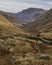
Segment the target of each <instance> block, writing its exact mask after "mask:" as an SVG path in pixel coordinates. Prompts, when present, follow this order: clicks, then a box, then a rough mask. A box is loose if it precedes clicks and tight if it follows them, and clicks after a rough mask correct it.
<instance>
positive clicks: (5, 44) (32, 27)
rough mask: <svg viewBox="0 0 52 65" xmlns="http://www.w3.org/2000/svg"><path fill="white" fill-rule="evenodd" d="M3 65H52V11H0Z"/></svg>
mask: <svg viewBox="0 0 52 65" xmlns="http://www.w3.org/2000/svg"><path fill="white" fill-rule="evenodd" d="M35 11H36V14H34V12H35ZM25 13H26V15H25V16H24V14H25ZM28 13H29V14H28ZM40 13H42V14H40ZM27 14H28V15H27ZM30 14H31V15H30ZM33 14H34V15H33ZM18 15H19V16H18ZM32 15H33V16H35V17H33V16H32ZM37 15H38V16H37ZM20 16H21V17H22V16H23V18H21V17H20ZM26 16H27V18H28V19H27V18H26ZM29 16H30V17H29ZM36 16H37V17H36ZM24 17H25V18H24ZM31 18H32V20H31ZM26 20H27V21H26ZM0 65H52V9H50V10H47V11H45V10H44V9H37V8H29V9H26V10H23V11H22V12H18V14H16V13H15V15H14V13H8V12H4V11H0Z"/></svg>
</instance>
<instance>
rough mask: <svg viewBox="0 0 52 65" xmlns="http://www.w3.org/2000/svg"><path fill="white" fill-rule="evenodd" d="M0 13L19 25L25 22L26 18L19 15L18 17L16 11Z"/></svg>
mask: <svg viewBox="0 0 52 65" xmlns="http://www.w3.org/2000/svg"><path fill="white" fill-rule="evenodd" d="M0 14H1V15H3V16H4V17H5V18H7V19H8V20H9V21H10V22H11V23H13V24H15V25H17V26H18V25H21V24H23V23H24V20H22V19H20V18H19V17H16V16H15V15H14V13H10V12H4V11H0Z"/></svg>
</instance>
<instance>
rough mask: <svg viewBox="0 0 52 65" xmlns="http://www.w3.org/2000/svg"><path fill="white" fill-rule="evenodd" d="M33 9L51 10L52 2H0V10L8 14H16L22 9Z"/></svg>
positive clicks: (11, 0) (40, 0)
mask: <svg viewBox="0 0 52 65" xmlns="http://www.w3.org/2000/svg"><path fill="white" fill-rule="evenodd" d="M29 7H34V8H44V9H49V8H52V0H0V10H4V11H8V12H18V11H21V10H23V9H26V8H29Z"/></svg>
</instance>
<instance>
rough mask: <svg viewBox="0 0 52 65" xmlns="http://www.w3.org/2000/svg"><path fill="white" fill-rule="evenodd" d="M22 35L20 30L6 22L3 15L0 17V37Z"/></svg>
mask: <svg viewBox="0 0 52 65" xmlns="http://www.w3.org/2000/svg"><path fill="white" fill-rule="evenodd" d="M18 33H23V32H22V30H21V29H20V28H17V27H16V26H14V25H13V24H12V23H11V22H10V21H8V20H7V19H6V18H5V17H4V16H3V15H0V35H1V34H6V35H10V34H18Z"/></svg>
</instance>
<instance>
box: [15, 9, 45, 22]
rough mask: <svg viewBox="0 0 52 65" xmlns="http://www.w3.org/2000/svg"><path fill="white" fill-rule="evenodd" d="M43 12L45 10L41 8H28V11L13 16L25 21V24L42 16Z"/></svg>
mask: <svg viewBox="0 0 52 65" xmlns="http://www.w3.org/2000/svg"><path fill="white" fill-rule="evenodd" d="M44 11H45V10H44V9H41V8H28V9H24V10H23V11H21V12H18V13H16V14H15V16H17V17H19V18H20V19H23V20H24V21H26V22H25V23H28V22H32V21H33V20H35V19H36V18H37V17H39V16H40V15H42V14H43V13H44Z"/></svg>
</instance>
